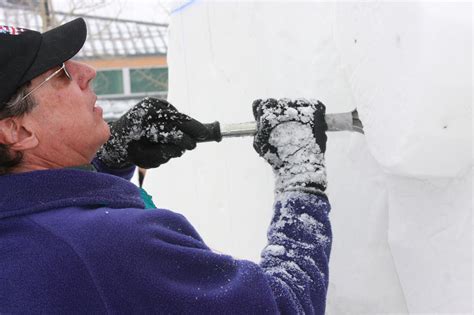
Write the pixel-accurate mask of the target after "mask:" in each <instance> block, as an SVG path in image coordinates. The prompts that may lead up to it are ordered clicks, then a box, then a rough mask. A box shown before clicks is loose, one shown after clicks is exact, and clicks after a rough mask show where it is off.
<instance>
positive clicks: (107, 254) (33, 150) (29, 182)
mask: <svg viewBox="0 0 474 315" xmlns="http://www.w3.org/2000/svg"><path fill="white" fill-rule="evenodd" d="M0 32H1V34H0V41H1V45H0V56H1V59H0V60H1V61H0V67H1V72H0V80H1V82H2V89H1V92H0V103H1V105H0V172H1V174H2V176H0V189H1V191H2V195H1V199H0V205H1V207H0V253H1V255H0V313H48V314H52V313H65V314H69V313H167V314H168V313H176V314H181V313H184V314H202V313H211V314H223V313H233V314H234V313H242V314H249V313H251V314H274V313H285V314H293V313H298V314H300V313H301V314H302V313H310V314H311V313H315V314H323V313H324V309H325V298H326V292H327V286H328V259H329V254H330V248H331V228H330V224H329V219H328V212H329V209H330V208H329V203H328V200H327V197H326V196H325V194H324V190H325V188H326V174H325V167H324V152H325V149H326V136H325V130H326V129H327V126H326V124H325V121H324V111H325V109H324V105H322V104H321V103H319V102H312V101H305V100H297V101H290V100H278V101H277V100H274V99H268V100H257V101H255V102H254V104H253V111H254V116H255V118H256V120H257V124H258V132H257V135H256V136H255V139H254V147H255V149H256V151H257V152H258V153H259V154H260V155H261V156H262V157H264V158H265V159H266V160H267V161H268V162H269V164H270V165H271V166H272V167H273V169H274V172H275V179H276V186H275V214H274V217H273V219H272V223H271V225H270V227H269V230H268V245H267V246H266V247H265V248H264V249H263V251H262V260H261V262H260V264H255V263H253V262H249V261H245V260H237V259H234V258H232V257H231V256H228V255H223V254H219V253H214V252H213V251H211V250H210V249H209V248H208V247H207V246H206V245H205V243H204V242H203V240H202V239H201V238H200V237H199V235H198V234H197V232H196V231H195V230H194V228H193V227H192V226H191V225H190V224H189V223H188V222H187V221H186V219H185V218H184V217H183V216H181V215H179V214H176V213H173V212H171V211H168V210H164V209H153V210H144V208H145V205H144V202H143V200H142V197H141V195H140V191H139V190H138V188H137V187H136V186H135V185H133V184H132V183H130V182H129V179H130V177H131V175H132V173H133V171H134V167H135V166H134V165H138V166H142V167H147V168H149V167H157V166H158V165H160V164H163V163H166V162H167V161H168V160H169V159H170V158H172V157H177V156H180V155H181V154H183V152H184V151H185V150H188V149H193V148H194V147H195V146H196V142H198V141H200V140H204V139H205V138H206V137H207V136H208V131H207V129H206V128H205V127H204V126H203V125H202V124H201V123H199V122H198V121H196V120H194V119H192V118H190V117H188V116H186V115H184V114H182V113H179V112H178V111H177V110H176V108H174V107H173V106H172V105H170V104H169V103H167V102H166V101H163V100H157V99H145V100H143V101H142V102H140V103H139V104H137V105H136V106H134V107H133V108H132V109H130V110H129V111H128V112H127V113H126V114H125V115H124V116H123V117H121V118H120V119H119V120H118V121H117V122H115V123H114V124H112V126H111V132H109V127H108V125H107V124H106V123H105V122H104V121H103V119H102V110H101V109H100V107H97V106H96V105H95V102H96V96H95V94H94V92H93V91H92V89H91V81H92V80H93V79H94V77H95V71H94V69H92V68H91V67H89V66H87V65H85V64H82V63H80V62H77V61H73V60H71V58H72V57H73V56H74V55H75V54H76V53H77V52H78V51H79V50H80V49H81V47H82V45H83V44H84V41H85V38H86V25H85V22H84V21H83V20H82V19H76V20H74V21H72V22H69V23H67V24H64V25H62V26H60V27H57V28H55V29H53V30H51V31H48V32H46V33H44V34H40V33H38V32H34V31H29V30H24V29H18V28H12V27H2V28H0ZM91 163H92V164H91ZM92 165H93V166H92ZM236 237H238V236H236Z"/></svg>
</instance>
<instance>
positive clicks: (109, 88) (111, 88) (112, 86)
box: [92, 70, 124, 95]
mask: <svg viewBox="0 0 474 315" xmlns="http://www.w3.org/2000/svg"><path fill="white" fill-rule="evenodd" d="M92 82H93V86H94V91H95V93H96V94H97V95H111V94H123V92H124V90H123V72H122V70H103V71H97V76H96V78H95V79H94V81H92Z"/></svg>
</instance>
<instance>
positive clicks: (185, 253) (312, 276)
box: [74, 194, 330, 315]
mask: <svg viewBox="0 0 474 315" xmlns="http://www.w3.org/2000/svg"><path fill="white" fill-rule="evenodd" d="M289 197H290V198H288V199H281V198H280V199H279V200H278V201H277V202H276V204H275V206H276V213H275V217H274V219H273V222H272V224H271V227H270V230H269V244H268V246H266V248H265V249H264V251H263V254H262V262H261V264H260V265H258V264H256V263H253V262H250V261H246V260H240V259H235V258H233V257H231V256H229V255H224V254H221V253H216V252H213V251H212V250H210V249H209V248H208V247H207V246H206V245H205V243H204V242H203V240H202V239H201V238H200V236H199V235H198V233H197V232H196V231H195V229H194V228H193V227H192V226H191V225H190V224H189V222H188V221H187V220H186V219H185V218H184V217H183V216H182V215H179V214H177V213H174V212H171V211H168V210H164V209H154V210H142V209H115V210H114V209H110V210H105V209H104V210H100V209H98V210H97V211H98V212H97V211H92V212H86V213H84V214H82V215H81V216H80V217H78V218H77V219H75V220H74V222H75V224H74V228H77V230H78V233H80V234H81V236H80V240H81V243H84V244H94V246H93V247H90V246H87V252H82V253H80V256H83V257H87V259H86V261H85V263H86V265H87V266H88V267H87V268H88V270H89V271H90V274H91V277H92V278H93V279H94V283H96V285H97V291H98V292H100V294H101V298H102V299H103V302H104V305H106V308H107V310H108V311H109V312H112V313H114V312H119V313H129V312H130V313H133V312H135V313H137V312H138V313H160V314H161V313H166V314H246V315H248V314H278V313H283V314H298V313H303V312H307V313H308V314H311V313H316V314H318V313H319V314H322V313H323V312H324V303H325V300H324V299H325V295H326V288H327V259H328V256H329V248H330V232H329V231H330V230H329V226H328V220H327V212H328V211H329V210H328V209H329V208H328V207H329V205H328V203H327V199H325V198H324V197H319V196H314V195H305V194H295V195H291V196H289ZM98 215H99V217H98ZM87 216H91V218H90V219H87ZM92 217H93V218H92ZM82 220H87V221H88V223H84V225H87V228H83V227H81V221H82ZM91 222H92V223H91ZM90 224H93V225H95V226H96V227H94V226H90ZM85 231H87V232H85ZM90 231H101V232H100V233H91V232H90ZM328 233H329V234H328Z"/></svg>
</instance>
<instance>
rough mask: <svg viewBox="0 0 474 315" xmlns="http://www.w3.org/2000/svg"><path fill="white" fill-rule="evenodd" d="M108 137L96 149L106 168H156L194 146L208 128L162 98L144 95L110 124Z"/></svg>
mask: <svg viewBox="0 0 474 315" xmlns="http://www.w3.org/2000/svg"><path fill="white" fill-rule="evenodd" d="M110 133H111V136H110V138H109V140H108V141H107V142H106V143H105V144H104V145H103V146H102V147H101V148H100V150H99V152H97V156H98V158H99V160H101V161H102V162H103V163H105V165H107V166H108V167H110V168H123V167H126V166H130V165H132V164H135V165H137V166H140V167H143V168H153V167H158V166H159V165H161V164H164V163H166V162H168V160H169V159H171V158H174V157H179V156H181V155H182V154H183V153H184V151H185V150H192V149H194V148H195V147H196V140H200V139H203V138H206V137H207V136H208V130H207V128H206V127H204V126H203V125H202V124H201V123H200V122H198V121H197V120H195V119H192V118H191V117H189V116H187V115H185V114H182V113H180V112H178V110H177V109H176V108H175V107H174V106H173V105H171V104H170V103H168V102H167V101H165V100H160V99H156V98H145V99H143V100H142V101H141V102H139V103H138V104H137V105H135V106H134V107H132V108H131V109H130V110H129V111H128V112H126V113H125V114H124V115H123V116H122V117H120V118H119V119H118V120H117V121H115V122H113V123H112V124H111V127H110Z"/></svg>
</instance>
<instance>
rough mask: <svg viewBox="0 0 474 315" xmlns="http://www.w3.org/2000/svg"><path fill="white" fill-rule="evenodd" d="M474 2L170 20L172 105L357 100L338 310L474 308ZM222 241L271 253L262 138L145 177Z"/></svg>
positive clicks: (195, 107)
mask: <svg viewBox="0 0 474 315" xmlns="http://www.w3.org/2000/svg"><path fill="white" fill-rule="evenodd" d="M472 11H473V8H472V4H471V3H469V2H464V3H449V2H446V3H439V2H438V3H426V2H412V3H407V2H399V3H384V2H364V3H362V2H360V3H357V2H346V3H338V2H290V1H288V2H268V1H259V2H257V1H245V2H240V1H235V2H205V1H184V2H179V3H177V4H176V5H175V6H174V9H173V13H172V16H171V23H170V42H169V56H168V63H169V69H170V77H169V82H170V87H169V91H170V92H169V101H170V102H171V103H173V104H174V105H176V106H177V107H178V109H180V110H182V111H184V112H185V113H188V114H190V115H191V116H193V117H195V118H197V119H198V120H201V121H202V122H213V121H215V120H219V121H220V122H221V123H235V122H245V121H251V120H252V119H253V118H252V114H251V103H252V101H253V100H254V99H257V98H268V97H273V98H281V97H289V98H300V97H305V98H317V99H319V100H321V101H322V102H323V103H325V104H326V106H327V111H328V113H335V112H344V111H350V110H352V109H353V108H355V107H357V108H358V110H359V113H360V116H361V119H362V121H363V122H364V124H365V131H366V134H365V136H363V135H360V134H355V133H349V132H340V133H330V134H329V139H328V150H327V154H326V159H327V168H328V180H329V188H328V191H327V192H328V195H329V198H330V200H331V203H332V213H331V220H332V224H333V232H334V243H333V251H332V256H331V265H330V288H329V298H328V306H327V313H328V314H375V313H377V314H384V313H412V314H416V313H450V314H452V313H471V312H472V300H473V296H472V249H473V247H472V231H473V226H474V225H473V221H472V213H471V212H472V193H473V190H472V165H473V163H472V118H473V116H472V89H473V85H472V76H471V73H472V60H471V59H472V21H471V20H472ZM145 188H147V189H148V190H149V191H150V193H152V195H154V198H155V201H156V203H157V205H159V207H164V208H169V209H172V210H174V211H177V212H180V213H182V214H184V215H185V216H186V217H187V218H188V220H189V221H190V222H191V223H192V224H193V225H194V226H195V227H196V229H197V230H198V232H199V233H200V234H201V236H202V237H203V238H204V240H205V242H206V243H207V244H208V245H209V246H210V247H212V248H213V249H215V250H216V251H219V252H223V253H226V254H231V255H233V256H235V257H238V258H243V259H249V260H253V261H255V262H258V260H259V254H260V250H261V249H262V248H263V247H264V244H265V242H266V238H265V237H266V229H267V226H268V223H269V222H270V218H271V215H272V202H273V176H272V172H271V169H270V167H269V166H267V165H266V164H265V162H264V161H263V159H261V158H259V157H258V156H257V154H256V153H255V152H254V150H253V148H252V139H251V138H234V139H224V140H223V141H222V142H221V143H205V144H199V145H198V148H197V149H195V150H194V151H191V152H188V153H186V154H185V155H184V156H183V157H182V158H180V159H177V160H174V161H172V162H170V163H168V164H166V165H163V166H161V167H159V168H158V169H156V170H153V171H150V172H149V175H148V176H147V179H146V183H145Z"/></svg>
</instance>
